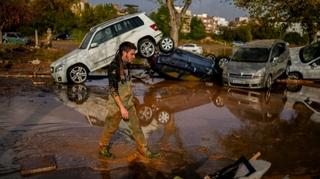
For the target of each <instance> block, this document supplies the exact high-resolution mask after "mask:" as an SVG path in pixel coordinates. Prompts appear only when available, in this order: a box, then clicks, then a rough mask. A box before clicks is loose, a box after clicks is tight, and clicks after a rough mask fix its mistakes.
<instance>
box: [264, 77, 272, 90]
mask: <svg viewBox="0 0 320 179" xmlns="http://www.w3.org/2000/svg"><path fill="white" fill-rule="evenodd" d="M272 83H273V82H272V77H271V75H269V76H268V77H267V80H266V82H265V88H266V89H268V90H269V89H271V87H272Z"/></svg>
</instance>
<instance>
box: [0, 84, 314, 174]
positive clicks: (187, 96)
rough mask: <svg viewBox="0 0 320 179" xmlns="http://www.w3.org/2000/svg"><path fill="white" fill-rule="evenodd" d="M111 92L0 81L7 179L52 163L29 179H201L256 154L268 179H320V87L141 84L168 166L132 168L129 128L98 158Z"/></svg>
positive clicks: (1, 149) (144, 115)
mask: <svg viewBox="0 0 320 179" xmlns="http://www.w3.org/2000/svg"><path fill="white" fill-rule="evenodd" d="M107 84H108V80H107V79H105V78H104V79H92V80H90V81H87V82H86V83H85V84H81V85H70V86H67V85H61V84H51V83H47V84H46V85H34V84H33V83H32V81H30V80H28V79H10V78H9V79H8V78H0V98H1V101H2V103H1V104H0V106H1V107H0V178H22V176H21V175H20V168H21V163H22V161H24V160H32V159H33V158H36V157H38V158H39V157H44V156H54V158H55V161H56V165H57V169H56V170H55V171H51V172H47V173H42V174H40V175H32V176H30V177H29V178H58V177H60V178H173V177H174V176H180V177H182V178H202V177H203V176H205V175H206V174H212V173H214V172H215V171H217V170H219V169H221V168H223V167H225V166H227V165H229V164H232V163H233V162H234V161H235V160H237V159H238V158H240V157H241V156H245V157H246V158H248V159H249V158H250V157H251V156H253V155H254V154H255V153H257V152H261V157H260V158H261V159H263V160H266V161H269V162H271V168H270V169H269V170H268V172H267V173H266V175H265V178H283V177H285V176H290V178H294V177H297V176H301V177H305V178H317V179H318V178H320V153H319V151H320V143H319V141H320V95H319V94H320V88H316V87H311V86H295V87H291V88H287V87H286V85H285V84H276V85H275V87H274V88H273V89H272V90H271V91H261V90H242V89H236V88H226V87H221V86H218V85H215V84H212V83H204V82H183V81H167V80H166V81H165V80H163V79H156V78H155V79H149V80H145V81H141V80H135V81H134V83H133V90H134V95H135V97H136V99H135V103H136V107H137V112H138V116H139V120H140V125H141V128H142V130H143V133H144V135H145V137H146V138H147V140H148V143H149V144H150V147H151V149H152V150H153V151H157V152H159V153H160V154H161V157H160V158H159V159H155V160H151V161H146V160H134V161H129V160H128V157H127V156H129V158H130V156H131V155H132V154H134V152H135V142H134V140H133V138H132V137H131V134H130V130H129V128H128V126H127V124H126V123H125V122H123V121H122V122H121V123H120V129H119V130H118V131H117V132H116V134H115V135H114V136H113V138H112V141H113V143H114V144H113V146H112V150H111V151H112V152H113V153H114V154H115V156H116V159H115V160H112V161H109V160H105V159H101V158H100V157H99V155H98V143H99V139H100V135H101V133H102V129H103V126H104V120H105V117H106V115H107V113H108V110H107V109H106V106H105V104H106V100H107V96H108V85H107Z"/></svg>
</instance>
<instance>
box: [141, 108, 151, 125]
mask: <svg viewBox="0 0 320 179" xmlns="http://www.w3.org/2000/svg"><path fill="white" fill-rule="evenodd" d="M137 113H138V118H139V121H140V125H141V126H147V125H149V124H150V123H151V121H152V116H153V111H152V108H151V107H150V106H147V105H140V106H139V107H137Z"/></svg>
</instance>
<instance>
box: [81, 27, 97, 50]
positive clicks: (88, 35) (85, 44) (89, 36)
mask: <svg viewBox="0 0 320 179" xmlns="http://www.w3.org/2000/svg"><path fill="white" fill-rule="evenodd" d="M93 33H94V30H92V31H90V32H88V33H87V34H86V36H85V37H84V39H83V41H82V43H81V45H80V47H79V48H80V49H86V48H87V46H88V44H89V42H90V39H91V37H92V35H93Z"/></svg>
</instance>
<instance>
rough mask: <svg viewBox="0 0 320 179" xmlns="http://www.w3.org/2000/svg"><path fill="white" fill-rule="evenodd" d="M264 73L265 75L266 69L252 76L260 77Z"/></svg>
mask: <svg viewBox="0 0 320 179" xmlns="http://www.w3.org/2000/svg"><path fill="white" fill-rule="evenodd" d="M265 73H266V68H262V69H260V70H258V71H257V72H256V73H255V74H254V76H256V77H261V76H264V75H265Z"/></svg>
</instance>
